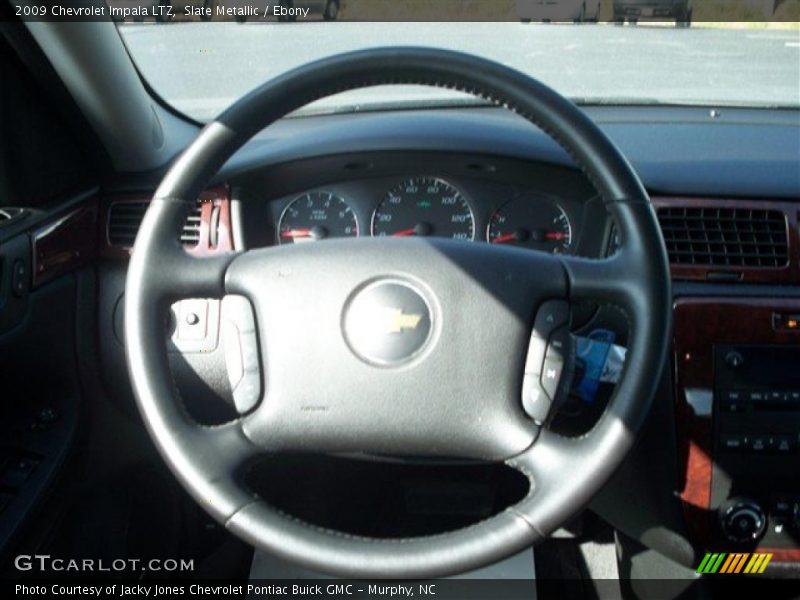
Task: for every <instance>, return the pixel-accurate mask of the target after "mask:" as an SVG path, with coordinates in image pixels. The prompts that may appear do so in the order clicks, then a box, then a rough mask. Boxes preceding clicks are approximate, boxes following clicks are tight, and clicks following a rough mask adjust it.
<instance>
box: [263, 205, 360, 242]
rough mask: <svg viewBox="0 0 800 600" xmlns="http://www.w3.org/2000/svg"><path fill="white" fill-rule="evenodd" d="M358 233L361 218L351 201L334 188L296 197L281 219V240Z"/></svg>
mask: <svg viewBox="0 0 800 600" xmlns="http://www.w3.org/2000/svg"><path fill="white" fill-rule="evenodd" d="M357 235H358V221H357V220H356V215H355V214H354V213H353V210H352V209H351V208H350V205H349V204H347V202H345V201H344V200H343V199H342V198H340V197H339V196H337V195H336V194H333V193H331V192H309V193H308V194H303V195H302V196H300V197H298V198H295V199H294V200H292V202H291V203H290V204H289V206H287V207H286V208H285V209H284V211H283V214H282V215H281V218H280V220H279V221H278V241H279V242H280V243H281V244H297V243H301V242H313V241H316V240H323V239H325V238H335V237H355V236H357Z"/></svg>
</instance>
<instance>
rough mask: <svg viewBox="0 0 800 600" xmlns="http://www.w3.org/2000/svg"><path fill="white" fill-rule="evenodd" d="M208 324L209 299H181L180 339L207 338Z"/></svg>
mask: <svg viewBox="0 0 800 600" xmlns="http://www.w3.org/2000/svg"><path fill="white" fill-rule="evenodd" d="M207 325H208V300H205V299H191V300H182V301H181V303H180V319H179V320H178V339H181V340H202V339H205V337H206V327H207Z"/></svg>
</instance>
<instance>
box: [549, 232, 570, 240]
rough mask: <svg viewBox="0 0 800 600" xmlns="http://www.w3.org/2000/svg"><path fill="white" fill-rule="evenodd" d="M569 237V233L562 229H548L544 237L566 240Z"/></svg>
mask: <svg viewBox="0 0 800 600" xmlns="http://www.w3.org/2000/svg"><path fill="white" fill-rule="evenodd" d="M568 237H569V235H568V234H566V233H563V232H560V231H548V232H547V233H545V234H544V239H546V240H565V239H567V238H568Z"/></svg>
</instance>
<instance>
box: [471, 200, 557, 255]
mask: <svg viewBox="0 0 800 600" xmlns="http://www.w3.org/2000/svg"><path fill="white" fill-rule="evenodd" d="M486 239H487V240H488V241H489V243H490V244H513V245H515V246H524V247H526V248H532V249H534V250H540V251H542V252H550V253H553V254H562V253H569V252H570V251H571V249H572V224H571V223H570V222H569V217H568V216H567V213H566V212H564V209H563V208H561V207H560V206H559V205H558V204H556V203H555V202H551V201H550V200H546V199H543V198H517V199H516V200H512V201H510V202H508V203H506V204H504V205H503V206H501V207H500V208H499V209H497V210H496V211H495V212H494V214H493V215H492V217H491V219H490V220H489V227H488V228H487V232H486Z"/></svg>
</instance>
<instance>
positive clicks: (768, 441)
mask: <svg viewBox="0 0 800 600" xmlns="http://www.w3.org/2000/svg"><path fill="white" fill-rule="evenodd" d="M799 313H800V300H794V299H775V298H771V299H770V298H682V299H679V300H677V301H676V303H675V357H674V358H675V367H676V373H675V374H676V383H677V386H676V393H677V398H676V400H677V406H676V409H677V414H678V431H679V439H680V444H681V448H680V453H679V454H680V460H681V463H682V464H681V467H682V471H683V473H685V480H684V481H683V482H682V483H683V485H682V491H681V499H682V501H683V506H684V514H685V517H686V521H687V525H688V527H689V529H690V533H691V534H692V535H693V538H694V540H693V541H694V542H695V543H696V544H697V545H698V546H700V547H704V548H706V549H708V550H709V551H726V550H727V551H751V552H752V551H759V552H772V553H773V554H774V557H773V561H776V562H778V561H780V562H796V561H800V450H799V449H798V447H799V445H800V331H798V329H797V328H796V327H795V326H794V321H795V315H797V314H799Z"/></svg>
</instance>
